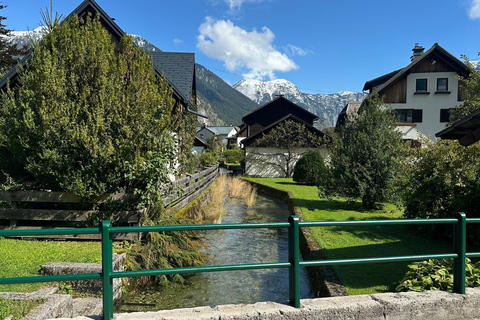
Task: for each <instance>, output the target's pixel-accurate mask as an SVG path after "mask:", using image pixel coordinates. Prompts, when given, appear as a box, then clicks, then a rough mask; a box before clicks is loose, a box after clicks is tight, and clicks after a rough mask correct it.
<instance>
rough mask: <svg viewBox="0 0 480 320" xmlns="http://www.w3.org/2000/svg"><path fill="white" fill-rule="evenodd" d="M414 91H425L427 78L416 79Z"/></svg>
mask: <svg viewBox="0 0 480 320" xmlns="http://www.w3.org/2000/svg"><path fill="white" fill-rule="evenodd" d="M415 92H419V93H426V92H427V79H417V83H416V87H415Z"/></svg>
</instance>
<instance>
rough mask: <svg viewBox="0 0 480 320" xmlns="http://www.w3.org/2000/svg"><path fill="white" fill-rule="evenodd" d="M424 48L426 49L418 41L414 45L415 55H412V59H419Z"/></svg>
mask: <svg viewBox="0 0 480 320" xmlns="http://www.w3.org/2000/svg"><path fill="white" fill-rule="evenodd" d="M423 50H425V48H424V47H422V46H420V45H419V44H418V43H415V47H413V49H412V51H413V56H411V57H410V60H411V61H415V60H417V59H418V58H419V57H420V56H421V55H422V54H423Z"/></svg>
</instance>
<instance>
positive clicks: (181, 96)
mask: <svg viewBox="0 0 480 320" xmlns="http://www.w3.org/2000/svg"><path fill="white" fill-rule="evenodd" d="M89 9H90V10H89ZM88 11H90V12H95V13H98V14H99V16H100V19H101V22H102V23H103V25H104V27H106V29H107V30H108V31H109V32H110V33H112V35H113V36H114V37H116V39H117V40H120V39H121V38H122V36H123V35H124V34H125V32H124V31H123V30H122V29H121V28H120V27H119V26H118V25H117V24H116V23H115V21H114V20H113V19H112V18H111V17H110V16H109V15H108V14H107V13H106V12H105V11H104V10H103V9H102V8H101V7H100V6H99V5H98V4H97V3H96V2H95V1H94V0H84V1H83V2H82V3H81V4H80V5H79V6H78V7H77V8H75V10H73V11H72V12H71V13H70V14H69V15H68V16H67V17H66V18H65V20H67V19H69V18H70V17H73V16H74V15H81V14H82V13H84V12H88ZM171 54H178V53H176V52H173V53H171ZM181 55H194V54H193V53H182V54H181ZM31 58H32V51H31V50H30V51H29V52H28V53H27V54H26V55H25V56H24V57H23V58H22V59H21V60H20V62H19V64H20V65H21V66H22V67H25V66H26V64H27V63H28V62H29V61H30V59H31ZM18 68H19V66H18V65H17V66H15V67H13V68H12V69H10V71H9V72H7V74H6V75H5V76H4V77H3V78H2V79H0V89H4V87H5V85H6V84H7V82H8V81H9V80H12V79H13V78H15V77H16V76H17V74H18ZM192 68H193V72H195V60H193V63H192ZM154 69H155V72H156V73H157V75H162V74H164V73H165V76H166V77H167V81H168V83H169V85H170V86H171V87H172V89H173V93H174V95H175V96H176V98H177V99H178V100H180V101H181V102H182V103H183V104H185V105H187V106H188V104H189V103H190V98H191V92H192V88H193V87H194V81H195V77H193V81H190V83H191V85H190V93H189V94H185V92H187V91H188V90H185V89H184V90H181V89H180V86H179V85H177V84H176V83H175V82H174V81H172V79H169V78H168V76H167V72H165V70H163V69H162V68H161V66H160V65H156V64H155V62H154ZM182 86H183V83H182Z"/></svg>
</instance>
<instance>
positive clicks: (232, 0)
mask: <svg viewBox="0 0 480 320" xmlns="http://www.w3.org/2000/svg"><path fill="white" fill-rule="evenodd" d="M224 1H225V2H226V3H227V4H228V6H229V7H230V11H235V10H239V9H240V8H241V7H242V5H243V3H244V2H262V1H264V0H224Z"/></svg>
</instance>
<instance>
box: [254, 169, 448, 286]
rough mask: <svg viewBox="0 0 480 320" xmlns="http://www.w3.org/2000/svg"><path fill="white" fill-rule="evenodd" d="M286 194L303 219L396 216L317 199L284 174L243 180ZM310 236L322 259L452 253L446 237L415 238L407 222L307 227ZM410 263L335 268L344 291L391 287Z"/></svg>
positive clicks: (392, 211) (392, 210)
mask: <svg viewBox="0 0 480 320" xmlns="http://www.w3.org/2000/svg"><path fill="white" fill-rule="evenodd" d="M247 179H248V180H251V181H254V182H257V183H261V184H264V185H267V186H270V187H273V188H276V189H280V190H285V191H289V192H291V195H292V197H293V199H292V200H293V202H294V205H296V206H298V207H300V208H301V209H302V213H303V215H304V217H305V219H306V220H307V221H327V220H333V221H340V220H377V219H378V220H379V219H399V218H401V215H402V212H401V211H400V210H397V209H396V207H395V206H394V205H391V204H386V205H385V206H384V208H383V209H382V210H368V211H367V210H364V209H363V208H362V205H361V203H360V202H354V203H351V202H348V201H346V200H345V199H333V200H328V199H321V198H319V197H318V191H317V188H316V187H312V186H304V185H299V184H296V183H295V182H293V181H292V179H286V178H276V179H272V178H247ZM312 234H313V237H314V239H315V240H316V241H317V242H318V243H319V244H320V246H321V247H322V249H323V250H322V253H323V254H324V256H325V257H326V258H328V259H349V258H366V257H389V256H403V255H419V254H433V253H445V252H452V242H451V241H438V240H431V239H426V238H423V237H420V236H419V235H417V234H416V233H415V232H414V231H413V230H412V229H411V227H409V226H357V227H318V228H312ZM410 263H411V262H395V263H376V264H357V265H350V266H336V267H334V269H335V272H336V273H337V275H338V277H339V278H340V280H341V281H342V283H343V284H344V286H345V288H346V290H347V293H348V294H349V295H358V294H371V293H379V292H386V291H393V290H394V288H395V287H396V286H397V285H398V284H399V282H400V280H401V279H402V278H403V276H404V274H405V272H406V271H407V265H408V264H410Z"/></svg>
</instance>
